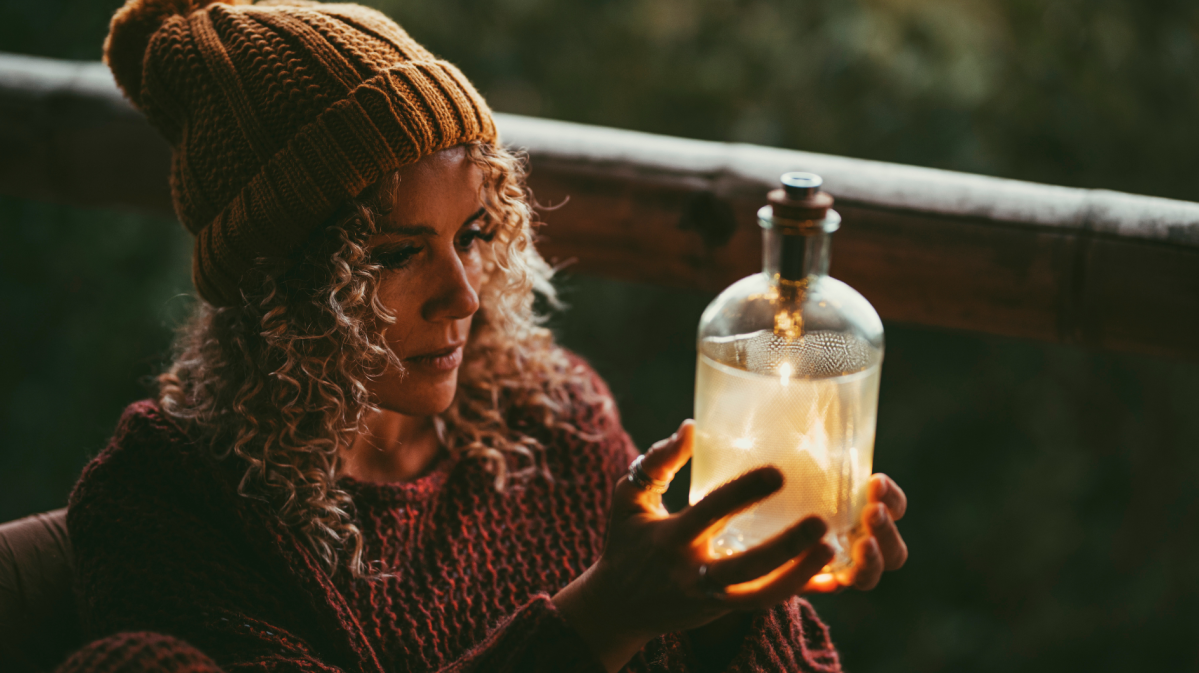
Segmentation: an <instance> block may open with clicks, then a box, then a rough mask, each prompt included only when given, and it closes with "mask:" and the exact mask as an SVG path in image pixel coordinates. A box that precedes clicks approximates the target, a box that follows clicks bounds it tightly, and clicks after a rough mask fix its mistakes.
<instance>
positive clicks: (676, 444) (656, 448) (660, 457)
mask: <svg viewBox="0 0 1199 673" xmlns="http://www.w3.org/2000/svg"><path fill="white" fill-rule="evenodd" d="M694 444H695V421H693V420H691V419H690V418H688V419H687V420H685V421H683V422H682V424H681V425H679V429H678V430H677V431H675V433H674V434H673V435H671V436H669V437H667V438H666V439H663V440H660V441H658V442H656V443H655V444H654V445H653V446H651V447H649V451H646V452H645V460H644V461H642V463H641V469H643V470H645V473H646V474H647V475H649V477H650V479H658V480H660V481H670V480H671V479H674V475H675V473H677V472H678V471H679V470H680V469H682V467H683V466H684V465H686V464H687V461H688V460H690V459H691V447H692V446H694Z"/></svg>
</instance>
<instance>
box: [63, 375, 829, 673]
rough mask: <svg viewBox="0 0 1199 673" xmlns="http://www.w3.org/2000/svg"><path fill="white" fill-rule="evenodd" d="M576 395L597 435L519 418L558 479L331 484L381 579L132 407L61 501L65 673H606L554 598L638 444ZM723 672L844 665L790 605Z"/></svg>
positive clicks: (474, 473)
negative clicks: (320, 547) (76, 635)
mask: <svg viewBox="0 0 1199 673" xmlns="http://www.w3.org/2000/svg"><path fill="white" fill-rule="evenodd" d="M576 362H577V363H578V364H577V371H578V373H579V375H580V376H585V377H589V378H591V379H592V380H593V382H594V383H593V385H595V386H597V387H599V388H600V389H601V390H602V391H603V392H604V395H605V396H606V395H607V392H606V389H605V388H603V387H602V386H603V383H602V382H601V381H600V380H599V379H598V377H596V376H595V374H594V373H593V372H591V370H590V369H589V368H586V366H585V365H584V364H582V363H581V361H578V360H576ZM572 397H573V399H575V400H576V404H575V408H574V414H573V418H572V419H571V420H572V422H573V423H574V424H575V425H576V426H577V427H578V428H580V429H581V430H583V431H584V432H586V433H588V434H589V435H593V436H594V437H595V439H582V438H580V437H579V436H577V435H574V434H570V433H568V432H566V431H564V430H561V429H556V428H555V429H551V428H545V427H541V426H539V424H538V423H537V421H536V419H534V418H533V417H531V415H525V414H522V411H521V410H520V409H516V410H514V411H513V413H512V416H511V423H513V424H514V425H517V426H519V427H520V428H521V429H522V430H523V431H525V432H528V433H530V434H534V435H535V436H537V437H538V438H539V439H540V440H541V441H543V442H544V443H545V446H546V447H547V452H548V455H547V459H548V465H549V467H550V470H551V472H552V475H553V479H552V481H550V480H546V479H544V478H541V477H538V478H534V479H531V480H528V481H526V482H524V483H520V484H516V485H513V486H510V487H509V488H508V489H507V490H506V491H504V492H502V493H500V492H497V491H496V490H495V488H494V486H493V477H492V476H491V475H490V474H489V473H488V472H487V471H486V470H485V469H483V466H482V465H481V464H479V463H478V462H476V461H473V460H469V459H458V458H454V457H452V456H450V455H448V454H447V455H446V456H445V457H444V458H443V459H441V460H440V462H438V463H437V464H436V466H435V467H434V468H433V469H432V471H431V472H430V473H428V474H426V475H425V476H423V477H421V478H419V479H417V480H416V481H413V482H410V483H396V484H371V483H366V482H361V481H356V480H352V479H348V478H347V479H343V480H342V482H341V483H342V485H343V486H345V487H346V488H347V489H348V490H349V492H350V493H351V494H352V496H353V499H354V502H355V504H356V507H357V515H358V519H359V521H360V524H361V526H362V529H363V536H364V538H365V541H366V546H367V551H366V554H365V558H367V559H381V560H382V561H383V562H384V564H385V565H386V566H387V568H388V569H389V571H390V572H391V576H389V577H386V578H384V579H377V580H366V579H360V580H355V579H353V578H351V577H349V576H348V574H347V573H345V572H344V571H343V572H338V573H337V574H336V575H334V576H332V577H330V576H329V575H328V574H326V572H325V571H324V570H322V569H321V566H320V564H319V563H318V562H317V560H316V558H315V557H314V556H313V555H312V554H311V553H309V552H308V550H307V549H306V548H305V547H304V545H303V544H302V543H301V542H300V540H299V539H298V538H296V537H295V536H294V535H293V534H292V533H291V532H290V531H289V530H288V529H287V528H286V527H285V526H283V524H282V523H281V522H280V520H279V519H278V518H277V517H275V516H274V515H273V514H272V513H271V512H270V511H269V509H268V508H267V507H266V505H265V503H263V502H260V501H256V500H251V499H248V498H244V497H241V496H238V495H237V494H236V491H235V489H236V484H237V479H238V477H239V472H240V467H239V466H238V465H236V464H235V462H234V460H233V459H228V460H225V461H218V460H216V459H215V458H213V456H212V452H211V450H210V449H208V448H207V447H205V446H202V445H201V443H200V442H196V441H193V440H192V439H191V438H189V437H188V436H187V435H185V434H184V433H183V432H182V431H181V430H180V429H179V428H178V427H177V426H176V425H175V424H174V423H173V422H172V420H171V419H169V418H168V417H167V416H166V415H165V414H164V413H163V412H162V411H161V410H160V409H159V408H158V407H157V406H156V404H154V403H153V402H150V401H144V402H139V403H136V404H134V405H131V406H130V407H129V408H128V409H127V410H126V412H125V414H124V416H123V417H122V418H121V421H120V424H119V427H118V428H117V431H116V433H115V436H114V437H113V439H112V441H111V442H110V444H109V445H108V447H107V448H106V449H105V450H104V451H103V452H102V453H101V454H100V455H99V456H97V457H96V458H95V459H94V460H93V461H92V462H91V463H90V464H89V465H88V466H87V467H86V468H85V470H84V473H83V476H82V477H81V479H80V481H79V483H78V484H77V486H76V488H75V490H74V492H73V493H72V496H71V501H70V509H69V514H68V527H69V530H70V535H71V540H72V542H73V545H74V548H75V553H76V558H77V568H78V569H77V580H78V591H79V596H80V601H81V602H80V610H81V617H82V621H83V625H84V629H85V632H86V633H87V634H88V636H89V639H92V640H93V641H94V642H92V643H91V644H90V645H88V646H86V647H85V648H84V649H83V650H81V651H79V652H77V653H76V654H75V655H73V657H72V658H71V659H70V660H68V662H67V663H65V664H64V665H63V666H62V667H61V668H60V669H59V673H141V672H143V671H144V672H146V673H149V672H150V671H156V672H166V673H184V672H186V673H217V672H218V671H224V672H225V673H233V672H235V671H261V672H264V673H265V672H283V671H289V672H291V671H321V672H325V673H333V672H345V673H350V672H354V673H383V672H385V671H387V672H390V671H498V672H506V671H512V672H516V671H525V672H536V671H546V672H548V671H602V670H603V669H602V667H601V666H600V664H599V662H598V660H597V659H596V658H595V657H594V656H593V655H592V654H591V653H590V652H589V651H588V649H587V645H586V644H585V642H584V641H583V640H582V639H581V638H580V636H579V635H578V634H577V633H576V632H574V631H573V630H572V629H571V627H570V626H569V624H567V623H566V622H565V620H563V618H562V617H561V616H560V614H559V613H558V612H557V610H556V609H555V608H554V604H553V602H552V601H551V600H550V596H551V595H553V594H554V593H556V592H557V591H558V590H560V589H561V588H562V587H564V586H565V585H566V584H568V583H569V582H570V581H571V580H572V579H574V578H575V577H577V576H578V575H579V574H581V573H582V572H583V570H584V569H586V568H587V567H588V566H590V565H591V564H592V563H593V562H594V561H595V560H596V559H597V558H598V556H599V554H600V552H601V551H602V546H603V540H604V528H605V525H606V519H607V510H608V504H609V499H610V496H611V490H612V486H613V484H614V482H615V480H617V479H619V478H620V477H621V476H622V475H623V474H624V473H625V471H626V469H627V466H628V463H629V461H630V459H631V458H632V457H634V456H635V455H636V450H635V448H634V447H633V445H632V443H631V442H630V440H629V438H628V436H627V434H625V432H624V430H623V429H622V428H621V425H620V420H619V418H618V416H617V414H616V412H615V411H613V409H615V405H612V404H607V405H600V406H588V405H585V404H584V403H582V402H581V401H578V400H579V399H580V395H578V394H573V395H572ZM608 399H610V398H608ZM513 467H519V466H517V465H514V466H513ZM704 664H705V662H701V661H697V657H696V656H695V655H694V653H693V652H692V649H691V645H690V642H689V640H688V637H687V636H686V635H685V634H668V635H665V636H662V637H659V638H657V639H656V640H654V641H652V642H651V643H650V644H649V645H647V646H646V647H645V648H644V649H643V650H642V651H641V652H640V653H639V654H637V655H636V657H635V658H634V659H633V660H632V661H631V662H630V663H629V665H628V670H630V671H699V670H706V669H705V668H704ZM729 670H731V671H808V672H822V673H831V672H834V671H839V670H840V665H839V662H838V658H837V654H836V651H835V650H834V649H833V645H832V643H831V641H830V639H829V635H828V631H827V629H826V628H825V626H824V625H823V624H822V623H821V622H820V621H819V619H818V618H817V617H816V615H815V613H814V612H813V610H812V608H811V606H810V605H809V604H808V603H807V602H805V601H803V600H801V599H798V598H794V599H792V600H791V601H789V602H788V603H785V604H783V605H781V606H778V607H776V608H774V609H773V610H769V611H762V612H760V613H758V614H757V615H755V617H754V619H753V624H752V627H751V629H750V635H749V636H748V637H746V638H745V640H744V642H743V643H742V644H741V646H740V650H739V652H738V653H737V655H736V656H735V659H734V660H733V662H732V664H731V667H730V669H729Z"/></svg>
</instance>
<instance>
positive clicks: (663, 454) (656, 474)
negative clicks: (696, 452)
mask: <svg viewBox="0 0 1199 673" xmlns="http://www.w3.org/2000/svg"><path fill="white" fill-rule="evenodd" d="M694 444H695V421H693V420H691V419H687V420H685V421H683V424H682V425H680V426H679V429H678V431H677V432H675V433H674V434H673V435H671V436H670V437H667V438H666V439H663V440H661V441H658V442H656V443H654V445H653V446H651V447H649V450H648V451H646V452H645V455H644V456H643V457H642V460H641V470H642V471H643V472H645V476H647V477H649V478H650V479H652V480H654V481H665V482H669V481H670V480H671V479H674V475H675V474H676V473H677V472H678V471H679V470H680V469H682V467H683V466H684V465H686V464H687V461H688V460H690V459H691V449H692V447H693V445H694ZM616 491H617V497H618V498H624V499H626V501H629V502H634V503H637V504H638V505H640V506H641V507H646V508H649V509H655V510H656V509H660V508H661V507H662V496H661V495H659V494H656V493H651V492H650V491H647V490H645V489H644V488H641V487H639V486H637V485H636V484H634V483H632V482H630V481H629V480H628V478H626V477H622V478H621V480H620V483H618V484H617V488H616Z"/></svg>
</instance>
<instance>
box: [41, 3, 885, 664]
mask: <svg viewBox="0 0 1199 673" xmlns="http://www.w3.org/2000/svg"><path fill="white" fill-rule="evenodd" d="M105 56H106V60H107V62H108V63H109V66H110V67H111V68H112V70H113V74H114V75H115V77H116V79H117V82H118V84H119V85H120V86H121V88H122V89H123V90H124V91H125V93H126V94H127V95H128V96H129V98H130V99H131V100H132V101H133V102H134V104H136V105H137V106H138V107H139V108H140V109H141V110H143V111H144V112H145V113H146V115H147V117H148V118H149V119H150V121H151V122H152V123H154V124H155V125H156V126H157V128H159V129H160V130H161V131H162V132H163V134H164V135H165V136H166V137H167V138H168V140H169V141H170V142H171V143H172V145H173V147H174V162H173V166H172V190H173V195H174V200H175V205H176V211H177V212H178V214H179V217H180V220H181V221H182V222H183V223H184V225H185V226H187V227H188V228H189V229H190V230H191V231H192V232H193V233H195V234H196V237H197V238H196V249H195V256H194V265H193V277H194V280H195V284H196V288H197V290H198V292H199V294H200V297H201V301H199V302H198V305H197V309H196V312H195V315H194V316H193V318H192V320H191V322H190V323H189V324H187V325H186V326H185V327H184V328H183V330H182V332H181V334H180V337H179V341H178V350H177V353H176V356H175V359H174V362H173V363H172V365H171V366H170V368H169V369H168V371H167V372H166V373H164V374H163V375H162V376H161V377H160V384H161V385H160V392H159V396H158V399H157V400H156V401H153V402H151V401H146V402H141V403H137V404H134V405H132V406H131V407H130V408H129V409H128V410H127V411H126V413H125V415H124V416H123V418H122V420H121V423H120V425H119V427H118V429H117V432H116V434H115V436H114V437H113V439H112V441H111V443H110V445H109V446H108V448H107V449H106V450H105V451H104V452H103V453H102V454H101V455H100V456H98V457H97V458H96V459H95V460H94V461H92V463H91V464H89V465H88V467H87V468H86V469H85V471H84V474H83V476H82V477H81V479H80V482H79V484H78V485H77V486H76V489H75V491H74V493H73V494H72V498H71V503H70V512H69V515H68V525H69V528H70V531H71V537H72V542H73V544H74V546H75V549H76V554H77V574H78V580H79V589H80V594H81V599H82V601H81V610H82V617H83V620H84V627H85V629H86V631H87V632H88V633H89V634H91V636H92V637H93V638H95V641H94V642H92V643H91V644H90V645H88V646H87V647H85V648H84V649H83V650H81V651H80V652H78V653H76V654H75V655H74V656H73V657H72V658H71V659H70V660H68V662H67V663H66V664H64V665H63V668H62V670H63V671H150V670H153V671H160V670H166V671H185V670H186V671H204V672H213V671H241V670H259V671H361V672H367V671H380V672H381V671H393V670H414V671H415V670H430V671H432V670H486V671H493V670H494V671H571V670H580V671H583V670H586V671H601V670H608V671H614V670H617V669H620V668H622V667H625V666H627V667H628V668H629V669H631V670H704V669H712V670H725V669H728V670H836V669H838V668H839V666H838V663H837V655H836V652H835V650H834V649H833V647H832V644H831V642H830V641H829V638H828V634H827V631H826V630H825V628H824V626H823V625H822V624H821V623H820V621H819V620H818V619H817V618H816V616H815V614H814V613H813V611H812V609H811V607H810V606H809V605H808V604H807V603H806V602H804V601H802V600H801V599H799V598H797V597H795V596H797V594H799V593H801V592H803V591H816V590H833V589H835V588H837V587H839V586H840V585H841V584H847V585H854V586H858V587H860V588H870V587H872V586H873V585H874V584H875V583H876V582H877V581H878V578H879V575H880V574H881V572H882V571H883V569H884V568H888V567H898V566H899V565H901V564H902V563H903V560H904V558H905V557H906V549H905V548H904V546H903V541H902V539H900V537H899V534H898V532H897V531H896V529H895V525H894V521H895V520H897V519H898V518H900V516H902V514H903V509H904V508H905V506H906V503H905V500H904V497H903V494H902V491H900V490H899V488H898V487H897V486H896V485H894V483H893V482H891V481H890V480H889V479H887V478H885V477H882V476H881V475H878V476H876V477H875V478H874V480H873V481H872V482H871V493H870V498H871V501H872V504H871V505H870V506H869V507H867V509H866V514H865V515H864V516H865V519H866V520H865V524H866V530H868V531H869V534H868V535H865V536H864V537H863V538H862V539H861V540H860V541H859V542H858V544H857V545H856V547H855V549H854V555H855V560H856V565H855V568H854V570H853V571H851V572H850V573H849V574H848V575H847V576H846V577H843V578H840V579H837V578H831V577H827V576H819V577H818V576H817V573H819V571H820V569H821V568H822V567H823V566H824V565H825V563H826V562H827V561H828V560H829V559H830V554H831V551H830V549H829V548H828V546H827V545H825V544H824V543H823V542H821V541H820V538H821V536H822V535H823V533H824V530H825V526H824V523H823V522H822V521H820V520H818V519H814V518H813V519H811V520H807V521H803V522H800V523H799V524H797V525H796V526H795V527H793V528H792V529H790V530H788V531H786V532H784V533H783V534H781V535H780V536H778V537H777V538H776V539H774V540H772V541H769V542H767V543H766V544H764V545H762V546H761V547H759V548H757V549H755V550H751V551H749V552H746V553H744V554H741V555H739V556H734V557H729V558H725V559H710V558H707V556H706V555H705V553H704V552H703V549H704V548H706V536H707V535H708V534H709V531H710V530H711V528H712V526H713V525H714V524H716V523H718V522H719V521H721V520H722V519H723V518H724V517H726V516H728V515H729V514H730V513H731V512H734V511H736V510H738V509H741V508H744V507H746V506H748V505H749V504H752V503H753V502H755V501H757V500H759V499H761V498H763V497H765V496H766V495H768V494H770V493H771V492H773V491H774V490H777V489H778V488H779V486H780V485H781V475H780V474H779V472H778V471H777V470H774V469H773V468H765V469H762V470H758V471H755V472H752V473H750V474H748V475H745V476H744V477H742V478H740V479H738V480H736V481H734V482H732V483H730V484H728V485H726V486H725V487H722V488H721V489H718V490H717V491H714V492H713V493H712V494H711V495H710V496H709V497H708V498H706V499H704V500H703V501H702V502H700V503H698V504H697V505H695V506H694V507H691V508H689V509H687V510H685V511H683V512H681V513H679V514H676V515H673V516H672V515H669V514H668V513H667V512H666V511H665V510H664V509H663V507H662V505H661V500H660V496H659V495H658V494H657V493H658V491H659V490H660V489H658V486H659V485H660V484H661V483H663V482H667V481H669V480H670V478H671V477H672V476H673V475H674V473H675V472H676V471H677V470H678V469H679V468H680V467H681V466H682V465H683V463H685V462H686V460H687V459H688V457H689V455H690V450H691V442H692V429H691V428H692V426H691V424H690V422H688V423H684V424H683V426H682V427H681V428H680V430H679V432H678V433H676V435H674V436H673V437H671V438H669V439H667V440H663V441H662V442H659V443H658V444H656V445H655V446H654V447H653V448H651V449H650V451H649V452H648V453H647V454H646V455H645V457H644V459H642V461H641V462H639V463H634V464H633V466H632V468H630V461H631V460H632V459H633V458H634V457H636V455H637V452H636V450H635V448H634V447H633V446H632V444H631V443H630V441H629V439H628V436H627V435H626V434H625V433H624V431H623V430H622V429H621V426H620V421H619V418H618V416H617V414H616V411H615V407H614V405H613V403H612V400H611V397H610V396H609V394H608V391H607V389H606V387H605V386H604V384H603V382H602V381H600V380H599V378H598V377H597V376H596V375H595V373H594V372H592V371H591V370H590V369H589V368H588V367H587V365H586V364H585V363H584V362H583V361H582V360H580V359H579V358H578V357H576V356H574V355H572V354H570V353H568V352H566V351H564V350H562V349H561V348H559V347H558V346H556V345H555V344H554V343H553V340H552V337H551V335H550V334H549V333H548V332H547V331H546V330H545V329H544V328H542V327H540V326H539V321H538V317H537V315H536V314H535V312H534V309H533V299H534V293H535V292H536V293H540V294H541V295H542V296H543V297H545V298H546V299H547V300H549V301H550V302H551V303H552V302H553V299H554V292H553V287H552V286H551V285H550V283H549V279H550V275H551V272H550V269H549V268H548V267H547V265H546V264H545V262H544V261H543V260H542V259H541V258H540V257H539V256H538V254H537V252H536V251H535V250H534V248H533V246H532V232H531V228H530V226H531V212H530V207H529V200H528V196H527V194H526V190H525V188H524V182H523V170H522V166H521V164H520V163H519V162H518V161H517V160H516V159H515V158H514V157H513V156H512V155H511V154H509V153H508V152H506V151H505V150H504V149H502V148H501V147H500V146H499V144H498V139H497V137H496V133H495V126H494V123H493V121H492V119H491V115H490V112H489V111H488V109H487V107H486V104H485V103H484V102H483V100H482V99H481V98H480V97H479V95H478V94H477V93H476V92H475V91H474V89H473V88H472V87H471V85H470V83H469V82H468V81H467V80H466V79H465V77H463V76H462V74H461V73H460V72H458V71H457V70H456V69H455V68H454V67H453V66H452V65H450V64H448V63H445V62H443V61H438V60H436V59H435V58H434V57H432V56H431V55H430V54H429V53H428V52H427V51H425V50H424V49H423V48H422V47H420V45H418V44H416V43H415V42H414V41H412V40H411V38H409V37H408V36H407V35H406V34H405V33H404V32H403V31H402V30H400V28H399V27H398V26H396V25H395V24H394V23H392V22H391V21H390V20H388V19H387V18H386V17H384V16H383V15H381V14H379V13H378V12H375V11H373V10H369V9H366V8H363V7H358V6H355V5H348V4H316V3H311V2H303V1H302V0H291V1H290V2H260V3H258V4H256V5H249V4H235V5H228V4H208V3H206V2H203V1H202V0H196V1H193V2H188V1H187V0H155V1H150V0H130V1H129V2H128V3H127V4H126V5H125V7H123V8H122V9H121V10H120V11H119V12H118V13H117V14H116V16H115V17H114V19H113V23H112V28H111V32H110V35H109V38H108V40H107V42H106V45H105ZM614 484H615V488H613V485H614Z"/></svg>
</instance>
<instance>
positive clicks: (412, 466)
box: [339, 410, 441, 483]
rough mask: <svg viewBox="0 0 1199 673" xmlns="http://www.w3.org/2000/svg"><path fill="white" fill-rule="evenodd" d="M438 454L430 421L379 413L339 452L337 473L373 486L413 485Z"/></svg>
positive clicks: (423, 418)
mask: <svg viewBox="0 0 1199 673" xmlns="http://www.w3.org/2000/svg"><path fill="white" fill-rule="evenodd" d="M440 451H441V442H440V441H439V440H438V439H437V432H436V430H435V429H434V427H433V419H432V418H430V417H428V416H405V415H404V414H400V413H396V412H394V411H387V410H380V411H379V412H378V413H376V414H374V415H372V416H371V417H370V418H368V419H367V421H366V431H365V432H363V433H361V434H359V435H358V436H357V437H356V438H354V442H353V443H352V444H351V445H350V446H349V447H347V448H345V449H342V452H341V468H340V470H339V473H340V474H341V475H343V476H349V477H353V478H355V479H358V480H359V481H369V482H375V483H394V482H406V481H413V480H415V479H417V478H419V477H420V476H421V475H423V474H425V473H426V472H428V471H429V469H430V468H431V467H432V466H433V464H434V463H435V462H436V460H437V456H438V453H440Z"/></svg>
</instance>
